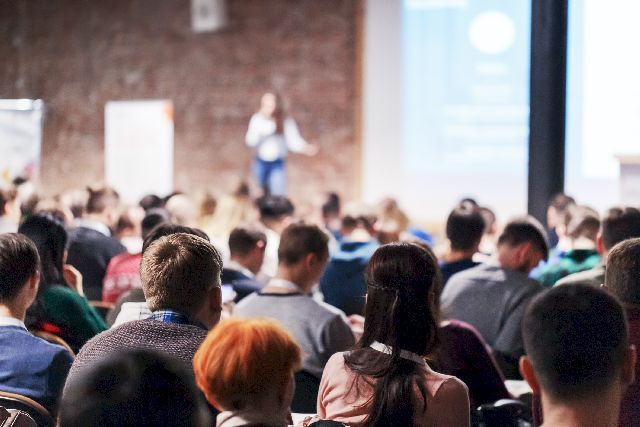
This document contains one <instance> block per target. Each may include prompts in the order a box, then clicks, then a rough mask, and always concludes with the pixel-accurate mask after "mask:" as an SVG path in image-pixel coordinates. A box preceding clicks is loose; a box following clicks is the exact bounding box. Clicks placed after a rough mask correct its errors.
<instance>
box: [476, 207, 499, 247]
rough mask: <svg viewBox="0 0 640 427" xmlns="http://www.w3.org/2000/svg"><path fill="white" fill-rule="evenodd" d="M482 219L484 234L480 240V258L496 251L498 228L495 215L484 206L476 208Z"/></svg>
mask: <svg viewBox="0 0 640 427" xmlns="http://www.w3.org/2000/svg"><path fill="white" fill-rule="evenodd" d="M478 211H479V212H480V215H482V219H484V233H483V235H482V240H481V241H480V247H479V248H478V249H479V253H478V255H479V256H480V257H477V258H481V256H482V255H484V256H485V257H486V256H491V255H493V253H494V252H495V251H496V241H497V240H498V228H497V219H496V214H495V212H493V210H491V209H490V208H488V207H486V206H480V207H479V208H478Z"/></svg>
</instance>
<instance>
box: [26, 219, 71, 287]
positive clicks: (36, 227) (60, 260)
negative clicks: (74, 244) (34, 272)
mask: <svg viewBox="0 0 640 427" xmlns="http://www.w3.org/2000/svg"><path fill="white" fill-rule="evenodd" d="M18 232H19V233H20V234H24V235H25V236H27V237H28V238H29V239H31V241H33V242H34V243H35V245H36V248H37V249H38V254H39V255H40V261H41V268H40V272H41V277H40V282H41V284H42V285H61V284H64V283H65V281H64V278H63V276H62V268H63V264H64V257H65V251H66V249H67V241H68V236H67V230H66V229H65V228H64V224H63V223H62V221H60V220H59V219H58V218H56V217H55V216H53V215H51V214H49V213H41V214H35V215H31V216H30V217H28V218H27V219H26V220H25V221H24V222H23V223H22V224H21V225H20V227H19V228H18Z"/></svg>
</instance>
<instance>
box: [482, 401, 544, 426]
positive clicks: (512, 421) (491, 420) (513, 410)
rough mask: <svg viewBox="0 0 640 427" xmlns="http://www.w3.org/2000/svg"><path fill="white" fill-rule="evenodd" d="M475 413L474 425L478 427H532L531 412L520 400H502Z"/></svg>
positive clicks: (483, 406) (487, 404) (489, 404)
mask: <svg viewBox="0 0 640 427" xmlns="http://www.w3.org/2000/svg"><path fill="white" fill-rule="evenodd" d="M474 412H475V413H474V414H473V416H472V419H473V421H474V422H473V425H474V426H478V427H530V426H532V423H531V410H530V408H529V407H528V406H527V405H525V404H524V403H522V402H520V401H519V400H514V399H500V400H498V401H496V402H493V403H486V404H484V405H481V406H479V407H478V408H477V409H476V410H475V411H474Z"/></svg>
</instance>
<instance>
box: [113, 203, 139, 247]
mask: <svg viewBox="0 0 640 427" xmlns="http://www.w3.org/2000/svg"><path fill="white" fill-rule="evenodd" d="M144 216H145V211H144V209H142V208H141V207H140V206H127V207H126V208H124V209H123V210H122V212H121V213H120V216H119V217H118V221H116V225H115V233H114V234H115V237H116V238H117V239H118V240H119V241H120V243H122V244H123V245H124V247H125V248H127V251H128V252H129V253H131V254H135V253H138V252H140V248H142V220H143V219H144Z"/></svg>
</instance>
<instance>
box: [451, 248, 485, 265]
mask: <svg viewBox="0 0 640 427" xmlns="http://www.w3.org/2000/svg"><path fill="white" fill-rule="evenodd" d="M476 252H477V249H475V248H474V249H469V250H466V251H458V250H453V249H452V250H451V252H449V253H448V254H447V255H445V257H444V260H445V261H446V262H456V261H462V260H463V259H471V258H472V257H473V254H475V253H476Z"/></svg>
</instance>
